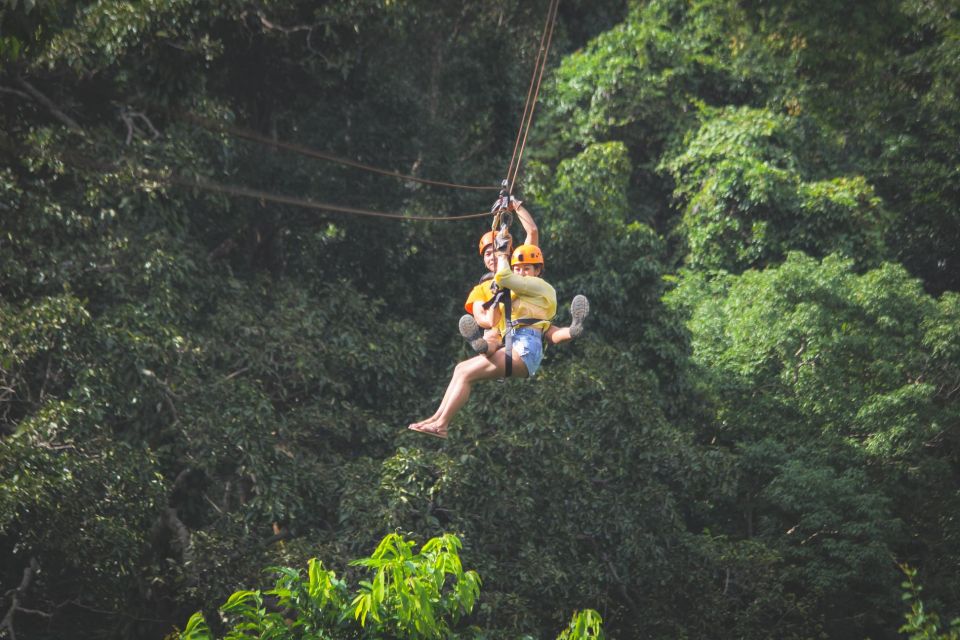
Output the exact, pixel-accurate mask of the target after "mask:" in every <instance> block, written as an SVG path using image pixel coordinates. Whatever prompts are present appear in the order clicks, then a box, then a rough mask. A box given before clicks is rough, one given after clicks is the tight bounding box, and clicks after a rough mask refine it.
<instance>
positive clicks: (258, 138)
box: [173, 113, 499, 191]
mask: <svg viewBox="0 0 960 640" xmlns="http://www.w3.org/2000/svg"><path fill="white" fill-rule="evenodd" d="M173 116H174V117H176V118H180V119H182V120H187V121H189V122H193V123H194V124H197V125H200V126H201V127H203V128H204V129H208V130H211V131H222V132H225V133H229V134H230V135H233V136H236V137H238V138H244V139H246V140H252V141H254V142H259V143H260V144H265V145H269V146H271V147H276V148H278V149H285V150H287V151H292V152H293V153H298V154H300V155H303V156H307V157H310V158H317V159H319V160H327V161H329V162H336V163H338V164H342V165H346V166H348V167H354V168H357V169H362V170H364V171H370V172H372V173H378V174H381V175H385V176H390V177H391V178H397V179H399V180H409V181H411V182H417V183H420V184H426V185H431V186H435V187H447V188H449V189H466V190H472V191H496V190H497V189H499V187H492V186H482V185H468V184H457V183H455V182H444V181H442V180H428V179H427V178H418V177H416V176H410V175H405V174H402V173H400V172H398V171H390V170H389V169H381V168H380V167H375V166H373V165H369V164H365V163H363V162H357V161H356V160H350V159H348V158H341V157H340V156H335V155H333V154H331V153H326V152H324V151H317V150H316V149H311V148H310V147H306V146H303V145H299V144H294V143H291V142H281V141H279V140H273V139H271V138H268V137H266V136H264V135H260V134H259V133H256V132H254V131H251V130H250V129H244V128H242V127H237V126H234V125H228V124H224V123H221V122H216V121H214V120H210V119H208V118H204V117H202V116H198V115H196V114H192V113H180V114H173Z"/></svg>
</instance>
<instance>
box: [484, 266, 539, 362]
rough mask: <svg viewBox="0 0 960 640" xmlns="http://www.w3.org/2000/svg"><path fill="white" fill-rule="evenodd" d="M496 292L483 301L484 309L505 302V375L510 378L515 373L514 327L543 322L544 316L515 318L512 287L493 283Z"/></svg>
mask: <svg viewBox="0 0 960 640" xmlns="http://www.w3.org/2000/svg"><path fill="white" fill-rule="evenodd" d="M493 287H494V289H493V290H494V294H493V297H492V298H490V299H489V300H487V301H486V302H484V303H483V308H484V309H489V308H490V307H492V306H493V305H495V304H500V303H502V304H503V322H504V326H505V327H506V332H505V333H504V335H503V350H504V352H505V353H506V356H507V359H506V361H505V362H504V371H503V377H504V378H509V377H510V376H511V375H512V374H513V331H512V330H513V329H515V328H517V327H529V326H530V325H533V324H537V323H538V322H543V319H542V318H517V319H516V320H514V319H513V318H512V317H511V298H510V289H504V288H500V287H499V286H497V284H496V283H494V284H493Z"/></svg>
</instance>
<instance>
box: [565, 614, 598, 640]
mask: <svg viewBox="0 0 960 640" xmlns="http://www.w3.org/2000/svg"><path fill="white" fill-rule="evenodd" d="M602 623H603V619H602V618H601V617H600V614H599V613H597V612H596V611H594V610H593V609H585V610H583V611H577V612H576V613H574V614H573V619H571V620H570V625H569V626H568V627H567V628H566V629H564V630H563V633H561V634H560V635H559V637H558V638H557V640H589V639H590V638H597V639H598V640H600V639H602V638H603V637H604V635H603V629H602V628H601V624H602Z"/></svg>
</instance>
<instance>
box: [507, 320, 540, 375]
mask: <svg viewBox="0 0 960 640" xmlns="http://www.w3.org/2000/svg"><path fill="white" fill-rule="evenodd" d="M512 331H513V353H515V354H517V355H518V356H520V359H521V360H523V364H524V365H526V367H527V374H529V376H530V377H531V378H532V377H533V376H534V374H535V373H536V372H537V369H539V368H540V362H541V361H542V360H543V334H542V333H541V332H540V331H539V330H537V329H532V328H530V327H518V328H516V329H513V330H512Z"/></svg>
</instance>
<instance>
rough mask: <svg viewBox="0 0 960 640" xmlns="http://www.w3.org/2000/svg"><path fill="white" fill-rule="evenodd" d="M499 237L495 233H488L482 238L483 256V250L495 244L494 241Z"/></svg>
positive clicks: (481, 250)
mask: <svg viewBox="0 0 960 640" xmlns="http://www.w3.org/2000/svg"><path fill="white" fill-rule="evenodd" d="M496 237H497V234H495V233H494V232H493V231H487V232H486V233H485V234H483V235H482V236H480V255H481V256H482V255H483V250H484V249H486V248H487V245H491V244H493V239H494V238H496Z"/></svg>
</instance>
